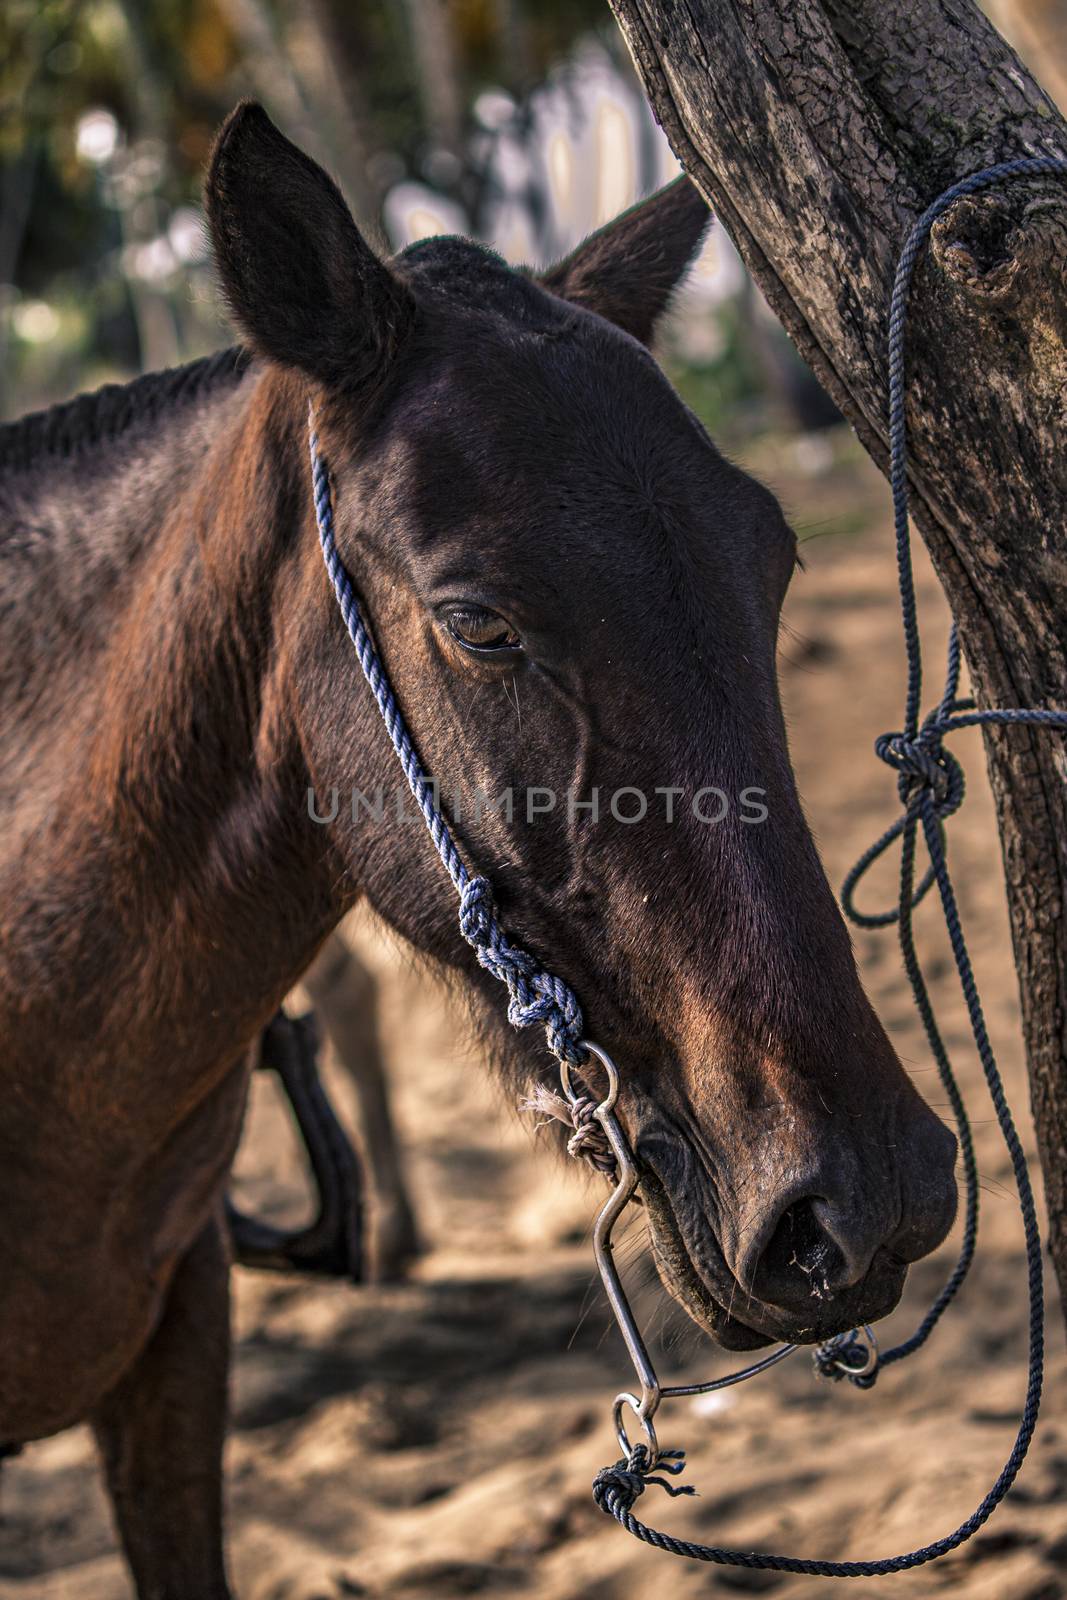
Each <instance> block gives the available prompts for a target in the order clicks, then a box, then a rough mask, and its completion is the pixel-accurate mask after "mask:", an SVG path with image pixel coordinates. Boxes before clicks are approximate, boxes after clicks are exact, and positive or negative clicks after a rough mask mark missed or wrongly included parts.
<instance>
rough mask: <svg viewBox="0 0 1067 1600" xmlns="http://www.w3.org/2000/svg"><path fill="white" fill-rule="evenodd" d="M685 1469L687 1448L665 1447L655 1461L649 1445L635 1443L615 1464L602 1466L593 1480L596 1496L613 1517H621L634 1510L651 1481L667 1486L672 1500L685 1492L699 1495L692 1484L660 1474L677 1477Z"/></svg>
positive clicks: (602, 1508)
mask: <svg viewBox="0 0 1067 1600" xmlns="http://www.w3.org/2000/svg"><path fill="white" fill-rule="evenodd" d="M684 1471H685V1451H684V1450H661V1451H660V1452H659V1454H658V1455H657V1456H656V1458H655V1460H653V1459H652V1456H651V1454H650V1453H649V1449H648V1446H647V1445H644V1444H635V1445H634V1446H633V1448H632V1450H631V1451H630V1454H629V1456H628V1457H625V1458H624V1459H623V1460H622V1461H616V1462H615V1464H614V1466H611V1467H601V1469H600V1471H599V1472H598V1473H597V1475H596V1477H595V1478H594V1479H593V1499H594V1500H595V1502H596V1504H597V1505H598V1506H599V1507H600V1509H601V1511H606V1512H607V1514H608V1516H609V1517H618V1516H619V1515H620V1513H622V1514H625V1513H626V1512H628V1511H629V1510H630V1508H631V1507H632V1505H633V1503H634V1501H635V1500H637V1499H639V1498H640V1496H641V1495H643V1494H644V1492H645V1490H646V1489H647V1488H648V1486H649V1484H651V1483H654V1484H655V1485H656V1488H657V1489H666V1491H667V1493H668V1494H669V1495H670V1496H671V1497H672V1499H673V1498H676V1497H677V1496H678V1495H681V1494H696V1490H695V1489H694V1488H693V1486H692V1484H689V1483H681V1484H673V1483H669V1482H668V1481H667V1479H666V1478H661V1477H659V1476H658V1474H659V1473H661V1472H669V1473H670V1474H671V1475H672V1477H673V1476H676V1475H677V1474H678V1473H679V1472H684Z"/></svg>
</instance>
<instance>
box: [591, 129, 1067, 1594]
mask: <svg viewBox="0 0 1067 1600" xmlns="http://www.w3.org/2000/svg"><path fill="white" fill-rule="evenodd" d="M1052 173H1055V174H1057V175H1059V176H1063V175H1064V174H1067V160H1063V159H1062V158H1060V157H1057V156H1036V157H1024V158H1021V159H1020V160H1017V161H1005V162H1001V163H1000V164H999V165H997V166H994V167H989V168H987V169H986V170H985V171H983V172H978V173H974V174H973V175H972V176H971V177H969V178H964V179H962V180H961V181H960V182H959V183H956V184H953V185H952V187H951V188H949V189H946V191H945V192H944V194H942V195H940V196H939V197H938V198H937V199H936V200H935V201H934V202H933V203H932V204H931V205H930V206H928V207H927V209H926V210H925V211H924V212H923V214H922V216H921V217H920V218H919V219H918V221H917V222H916V223H915V225H914V227H913V228H912V230H911V232H910V234H909V235H908V238H907V240H906V242H905V245H904V249H903V251H902V252H901V256H900V260H899V262H898V264H897V271H896V276H895V279H894V283H893V297H892V301H891V305H890V318H889V424H890V426H889V438H890V484H891V487H892V494H893V510H894V525H895V529H896V541H897V568H898V577H899V580H900V600H901V615H902V620H903V624H904V636H905V642H906V646H907V657H908V688H907V700H906V706H905V716H904V727H903V729H902V731H901V732H899V733H895V734H886V735H883V736H882V738H880V739H879V740H878V743H877V745H876V749H877V752H878V754H879V756H881V758H882V760H883V761H886V762H887V763H888V764H889V765H890V766H892V767H894V768H896V770H897V773H898V788H899V791H900V797H901V802H902V804H903V806H904V808H905V809H904V813H903V815H902V816H900V817H898V818H897V820H896V821H895V822H894V823H893V824H892V825H891V826H890V827H889V828H887V829H886V831H885V833H884V834H883V835H882V837H881V838H880V839H879V840H877V841H876V842H875V844H873V845H872V846H871V848H870V849H869V850H868V851H866V852H865V854H864V855H863V856H862V857H861V858H860V860H859V861H858V862H857V863H856V865H855V866H854V867H853V869H852V871H851V872H850V873H849V875H848V878H847V879H846V881H845V885H844V888H843V890H842V902H843V904H844V908H845V911H846V912H847V914H848V915H849V917H851V919H852V920H853V921H854V922H856V923H858V924H859V925H860V926H861V927H866V928H876V927H884V926H887V925H888V924H889V923H893V922H895V923H897V924H898V933H899V938H900V948H901V954H902V956H903V959H904V967H905V971H906V972H907V976H908V979H909V982H910V984H911V988H912V993H913V995H914V998H915V1003H916V1006H917V1008H918V1011H919V1015H920V1017H921V1019H922V1023H923V1027H924V1029H925V1032H926V1036H927V1039H928V1041H929V1043H930V1047H931V1050H932V1051H933V1054H934V1058H935V1061H936V1063H937V1069H938V1074H939V1076H940V1078H941V1082H942V1085H943V1086H944V1089H945V1092H946V1093H947V1095H948V1097H949V1100H950V1102H951V1105H952V1110H953V1113H954V1115H955V1118H956V1122H957V1126H958V1129H959V1138H960V1154H961V1157H962V1160H963V1167H964V1175H965V1183H966V1196H967V1199H966V1213H965V1219H964V1230H963V1242H962V1245H961V1247H960V1254H959V1257H958V1259H957V1261H956V1265H955V1267H954V1269H953V1271H952V1274H951V1275H950V1277H949V1279H948V1282H947V1283H946V1284H945V1286H944V1288H943V1289H942V1291H941V1293H940V1295H939V1296H938V1297H937V1300H936V1301H935V1302H934V1304H933V1305H932V1306H931V1308H930V1310H929V1311H928V1312H927V1314H926V1316H925V1317H924V1318H923V1320H922V1322H921V1323H920V1325H919V1327H918V1328H917V1329H916V1331H915V1333H914V1334H912V1336H911V1338H910V1339H907V1340H905V1341H904V1342H903V1343H902V1344H900V1345H897V1346H896V1347H895V1348H894V1349H891V1350H887V1351H885V1352H884V1353H883V1354H882V1355H880V1356H879V1357H877V1359H876V1361H875V1363H874V1365H873V1367H872V1369H871V1371H870V1372H869V1373H866V1374H863V1375H862V1376H863V1379H865V1380H866V1381H861V1376H860V1374H858V1373H857V1374H850V1373H848V1372H847V1371H846V1372H840V1371H839V1369H836V1368H835V1369H834V1372H833V1373H827V1374H825V1375H830V1376H832V1375H836V1376H839V1377H851V1378H852V1379H853V1381H855V1382H856V1383H857V1384H858V1385H859V1386H860V1387H864V1388H870V1387H871V1386H872V1385H873V1383H874V1382H875V1380H876V1378H877V1375H878V1373H879V1372H880V1371H881V1369H882V1368H883V1367H886V1366H889V1365H890V1364H891V1363H892V1362H895V1361H900V1360H903V1359H904V1357H905V1356H908V1355H911V1354H912V1353H913V1352H914V1351H915V1350H918V1349H919V1348H920V1347H921V1346H922V1345H923V1344H924V1343H925V1342H926V1340H927V1339H928V1338H929V1336H930V1334H931V1333H932V1332H933V1330H934V1328H935V1327H936V1326H937V1323H938V1321H939V1320H940V1318H941V1316H942V1314H943V1312H944V1311H945V1309H946V1308H947V1307H948V1305H949V1304H950V1303H951V1301H952V1300H953V1298H954V1297H955V1295H956V1293H957V1291H958V1290H959V1288H960V1285H961V1284H962V1283H963V1281H964V1279H965V1277H966V1275H967V1272H968V1269H969V1268H970V1265H971V1261H972V1259H973V1256H974V1250H975V1246H976V1242H977V1232H978V1170H977V1165H976V1162H975V1157H974V1142H973V1138H972V1134H971V1128H970V1123H969V1121H968V1118H967V1113H966V1108H965V1106H964V1104H963V1098H962V1096H961V1094H960V1091H959V1086H958V1084H957V1083H956V1078H955V1074H954V1073H953V1071H952V1066H951V1063H950V1061H949V1058H948V1053H947V1051H946V1049H945V1046H944V1042H943V1040H942V1038H941V1034H940V1031H939V1029H938V1027H937V1022H936V1019H935V1017H934V1013H933V1007H932V1005H931V1003H930V997H929V993H928V991H927V988H926V982H925V979H924V978H923V975H922V970H921V968H920V966H919V961H918V957H917V955H916V951H915V944H914V938H913V935H912V921H911V918H912V912H913V910H914V909H915V907H916V906H917V905H918V904H919V902H920V901H921V900H922V898H923V896H924V895H925V894H926V893H927V892H928V891H929V890H930V889H931V888H932V887H933V885H934V884H935V883H936V885H937V889H938V894H939V896H940V899H941V905H942V910H943V912H944V916H945V925H946V927H947V929H948V934H949V940H950V943H951V945H952V954H953V957H954V959H955V962H956V970H957V973H958V975H959V980H960V986H961V988H962V990H963V996H964V1000H965V1002H966V1005H967V1014H968V1017H969V1020H970V1024H971V1032H972V1034H973V1036H974V1041H975V1047H976V1049H977V1051H978V1056H979V1059H980V1061H981V1063H982V1070H983V1072H984V1074H985V1079H986V1085H987V1087H988V1090H989V1095H990V1099H991V1100H992V1102H993V1109H994V1111H995V1112H996V1116H997V1121H998V1123H999V1125H1000V1130H1001V1134H1002V1136H1003V1138H1004V1142H1005V1145H1006V1146H1007V1150H1008V1155H1009V1157H1010V1159H1011V1165H1012V1172H1013V1174H1014V1178H1015V1185H1016V1190H1017V1193H1018V1196H1019V1209H1020V1212H1021V1214H1022V1220H1023V1233H1024V1236H1025V1241H1026V1263H1027V1290H1028V1295H1029V1305H1030V1310H1029V1319H1028V1342H1029V1371H1028V1376H1027V1385H1026V1399H1025V1402H1024V1406H1023V1413H1022V1418H1021V1420H1020V1423H1019V1428H1018V1431H1017V1433H1016V1436H1015V1442H1014V1444H1013V1445H1012V1449H1011V1452H1010V1454H1009V1456H1008V1459H1007V1461H1006V1462H1005V1463H1004V1466H1003V1467H1002V1468H1001V1470H1000V1473H999V1474H998V1476H997V1479H996V1482H995V1483H994V1484H993V1487H992V1488H991V1489H990V1491H989V1493H988V1494H987V1495H986V1496H985V1499H984V1500H983V1501H982V1502H981V1504H980V1505H979V1506H978V1507H977V1509H976V1510H975V1511H973V1512H972V1513H971V1515H970V1516H969V1517H968V1518H967V1519H966V1521H964V1522H962V1523H960V1525H959V1527H958V1528H956V1529H955V1530H954V1532H952V1533H950V1534H947V1535H946V1536H945V1537H944V1538H942V1539H937V1540H934V1541H933V1542H932V1543H931V1544H927V1545H923V1546H921V1547H920V1548H919V1549H917V1550H910V1551H908V1552H907V1553H905V1554H904V1555H899V1556H892V1557H888V1558H886V1559H885V1560H881V1561H807V1560H802V1559H798V1558H796V1557H793V1556H779V1555H770V1554H767V1555H764V1554H762V1553H758V1552H750V1551H744V1550H726V1549H719V1548H718V1547H717V1546H714V1545H704V1544H694V1543H692V1542H690V1541H689V1540H686V1539H676V1538H674V1537H673V1536H671V1535H669V1534H665V1533H661V1532H660V1531H659V1530H658V1529H655V1528H649V1527H647V1526H646V1525H645V1524H644V1523H643V1522H640V1521H639V1520H638V1518H637V1517H635V1516H634V1515H633V1513H632V1511H631V1509H630V1507H631V1506H632V1505H633V1501H634V1498H636V1495H635V1494H634V1493H632V1492H631V1491H632V1490H633V1486H634V1473H635V1471H636V1476H637V1478H639V1479H642V1480H643V1481H642V1488H643V1485H644V1483H645V1482H648V1481H651V1480H650V1479H649V1477H648V1474H647V1472H642V1471H641V1470H640V1467H638V1468H635V1466H634V1463H633V1457H632V1456H631V1461H630V1462H628V1463H622V1467H623V1468H624V1469H625V1470H624V1471H623V1472H621V1473H620V1472H619V1470H618V1468H609V1469H608V1479H607V1487H606V1488H602V1489H601V1491H600V1492H599V1494H598V1493H597V1491H596V1489H594V1497H595V1498H596V1500H597V1504H598V1505H599V1506H600V1507H601V1509H602V1510H604V1511H606V1512H608V1513H610V1515H612V1516H613V1517H615V1519H616V1521H617V1522H619V1523H620V1524H621V1526H622V1527H624V1528H625V1529H626V1530H627V1532H629V1533H631V1534H633V1536H634V1537H635V1538H637V1539H641V1540H642V1541H643V1542H644V1543H646V1544H650V1545H653V1546H655V1548H656V1549H659V1550H666V1551H669V1552H670V1553H671V1554H674V1555H680V1556H687V1557H689V1558H690V1559H691V1560H694V1561H705V1562H710V1563H712V1564H715V1565H719V1566H734V1567H751V1568H764V1569H769V1570H771V1571H774V1572H794V1573H803V1574H805V1575H811V1576H815V1577H825V1578H861V1577H863V1578H876V1577H883V1576H886V1575H888V1574H890V1573H895V1572H903V1571H906V1570H909V1569H910V1568H913V1567H920V1566H924V1565H925V1564H926V1563H927V1562H929V1561H935V1560H937V1558H938V1557H939V1556H943V1555H947V1554H948V1552H949V1551H951V1550H955V1549H958V1548H959V1546H960V1545H962V1544H964V1543H966V1541H967V1540H968V1539H970V1538H971V1537H972V1536H973V1535H974V1534H975V1533H977V1532H978V1530H979V1528H981V1527H982V1526H983V1524H984V1523H985V1522H987V1521H988V1519H989V1518H990V1517H991V1516H992V1514H993V1512H994V1511H995V1509H996V1507H997V1506H998V1505H999V1504H1000V1502H1001V1500H1003V1498H1004V1496H1005V1495H1006V1494H1007V1492H1008V1490H1009V1489H1010V1488H1011V1486H1012V1484H1013V1483H1014V1482H1015V1479H1016V1477H1017V1475H1018V1472H1019V1468H1020V1467H1021V1466H1022V1463H1023V1460H1024V1459H1025V1457H1026V1452H1027V1450H1028V1449H1029V1446H1030V1441H1031V1439H1032V1438H1033V1434H1034V1429H1035V1427H1036V1426H1037V1416H1038V1411H1039V1408H1040V1404H1041V1388H1042V1381H1043V1374H1044V1332H1043V1319H1044V1290H1043V1285H1042V1270H1041V1269H1042V1263H1041V1237H1040V1233H1039V1231H1038V1226H1037V1213H1036V1209H1035V1206H1034V1197H1033V1191H1032V1188H1031V1185H1030V1176H1029V1172H1028V1170H1027V1165H1026V1157H1025V1154H1024V1152H1023V1148H1022V1145H1021V1143H1020V1141H1019V1136H1018V1133H1017V1131H1016V1128H1015V1124H1014V1122H1013V1120H1012V1115H1011V1111H1010V1109H1009V1107H1008V1103H1007V1100H1006V1098H1005V1094H1004V1086H1003V1083H1002V1081H1001V1077H1000V1071H999V1069H998V1067H997V1063H996V1058H995V1057H994V1055H993V1049H992V1046H991V1044H990V1041H989V1035H988V1032H987V1030H986V1024H985V1017H984V1015H983V1012H982V1005H981V1001H980V999H979V995H978V987H977V984H976V982H975V978H974V970H973V968H972V966H971V958H970V952H969V951H968V949H967V942H966V939H965V937H964V934H963V928H962V925H961V923H960V917H959V908H958V906H957V904H956V897H955V892H954V890H953V887H952V880H951V878H950V876H949V871H948V863H947V860H946V857H945V844H944V830H943V826H942V824H943V821H944V819H945V818H946V817H947V816H949V815H951V813H952V812H953V811H955V810H956V809H957V808H958V807H959V805H960V803H961V802H962V800H963V792H964V780H963V773H962V769H961V768H960V766H959V763H958V762H957V761H956V759H955V757H954V756H951V755H950V754H949V753H948V752H946V751H945V750H944V748H943V746H942V743H941V741H942V738H943V737H944V735H945V734H946V733H951V732H954V731H955V730H956V729H957V728H966V727H977V726H981V725H983V724H986V723H1003V724H1008V725H1012V724H1014V725H1024V726H1032V727H1043V728H1058V729H1067V712H1064V711H1054V710H1037V711H1030V710H1025V709H1021V708H1020V709H1007V710H999V709H992V710H988V711H977V710H972V709H971V702H969V701H961V700H959V699H958V693H957V692H958V685H959V674H960V643H959V635H958V633H957V630H956V629H955V628H953V629H952V632H951V635H950V639H949V649H948V670H947V673H946V678H945V687H944V692H943V694H942V696H941V701H940V704H939V705H938V707H937V709H936V710H935V711H934V712H933V713H931V715H930V716H929V717H927V718H926V720H925V722H924V723H923V725H922V727H921V728H920V725H919V708H920V703H921V694H922V646H921V641H920V638H919V627H918V613H917V607H916V601H915V582H914V576H913V573H912V565H911V545H910V538H909V529H908V479H907V436H906V429H905V418H904V328H905V320H906V310H907V298H908V290H909V287H910V283H911V274H912V270H913V268H914V265H915V261H916V258H917V256H918V253H919V250H920V249H921V247H922V245H923V243H924V241H925V239H926V237H927V235H928V234H929V231H930V229H931V227H932V226H933V224H934V222H935V221H936V220H937V218H938V217H939V216H941V214H942V213H943V212H944V211H946V210H947V209H948V207H949V206H950V205H952V204H953V203H954V202H955V201H956V200H958V199H960V198H961V197H962V196H963V195H967V194H973V193H974V192H975V191H976V190H978V189H983V188H986V187H988V186H989V185H990V184H992V183H995V182H997V181H998V180H999V179H1001V178H1010V177H1020V176H1040V175H1043V174H1052ZM920 827H921V828H922V832H923V839H924V842H925V845H926V849H927V853H928V855H929V858H930V867H929V870H928V871H927V873H926V875H925V876H924V877H923V879H922V881H921V882H920V884H919V885H918V888H916V885H915V847H916V838H917V834H918V830H919V828H920ZM898 838H899V839H900V840H901V871H900V898H899V903H898V906H897V908H896V909H895V910H894V911H890V912H882V913H878V914H875V915H869V914H864V913H862V912H859V911H858V910H857V909H856V907H855V904H854V902H853V893H854V891H855V888H856V885H857V884H858V883H859V881H860V879H861V878H862V877H863V876H864V875H865V873H866V872H867V871H868V869H869V868H870V867H871V865H872V864H873V863H874V862H875V861H876V860H878V859H879V857H880V856H882V855H883V854H884V853H885V851H886V850H887V849H888V848H889V846H890V845H891V844H892V843H893V841H894V840H895V839H898ZM855 1340H858V1335H845V1336H844V1341H845V1346H844V1348H848V1347H849V1346H852V1347H853V1348H855V1346H854V1345H853V1341H855ZM833 1343H834V1341H829V1344H831V1345H832V1344H833ZM824 1352H827V1346H825V1345H824V1346H823V1347H821V1349H820V1350H819V1351H818V1352H816V1356H815V1360H816V1367H817V1370H819V1371H820V1372H822V1371H823V1366H824V1364H825V1365H826V1366H828V1365H829V1363H830V1361H831V1359H833V1357H831V1355H830V1354H829V1353H828V1352H827V1353H825V1354H824ZM841 1355H842V1348H841V1347H839V1348H838V1350H837V1352H836V1359H838V1360H840V1359H841ZM865 1359H866V1358H865ZM845 1364H846V1366H847V1365H848V1361H847V1358H846V1362H845ZM857 1365H858V1363H857ZM652 1465H653V1467H654V1466H655V1463H652ZM597 1481H598V1483H599V1482H600V1478H598V1480H597ZM637 1492H640V1491H637Z"/></svg>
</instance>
